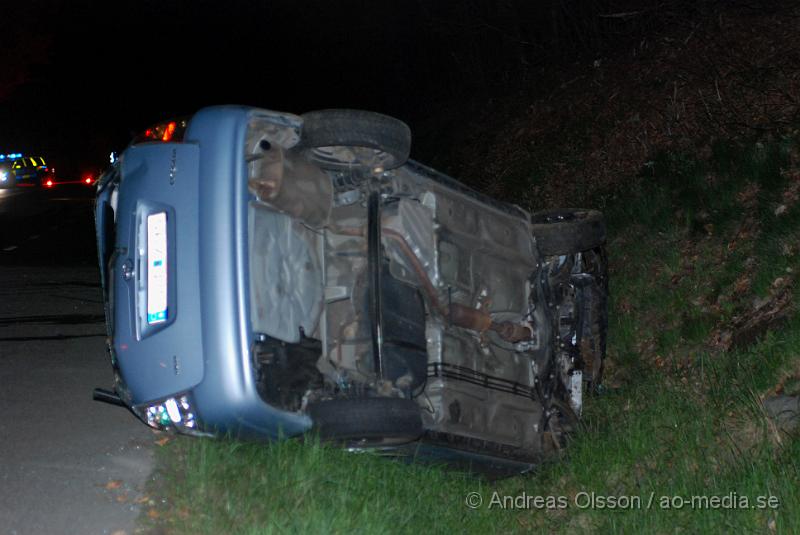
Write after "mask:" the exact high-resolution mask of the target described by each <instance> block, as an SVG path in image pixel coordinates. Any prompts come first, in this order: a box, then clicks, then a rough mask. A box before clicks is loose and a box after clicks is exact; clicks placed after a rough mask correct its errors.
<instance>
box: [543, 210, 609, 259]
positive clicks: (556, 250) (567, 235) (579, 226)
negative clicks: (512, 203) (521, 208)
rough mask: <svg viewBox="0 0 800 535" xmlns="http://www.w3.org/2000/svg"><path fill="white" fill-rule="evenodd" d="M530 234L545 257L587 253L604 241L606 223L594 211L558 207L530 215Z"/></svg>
mask: <svg viewBox="0 0 800 535" xmlns="http://www.w3.org/2000/svg"><path fill="white" fill-rule="evenodd" d="M531 231H532V232H533V237H534V238H535V239H536V245H537V246H538V248H539V251H540V252H541V253H542V254H543V255H545V256H552V255H567V254H574V253H579V252H581V251H588V250H589V249H594V248H595V247H599V246H601V245H603V244H604V243H605V241H606V222H605V219H604V218H603V214H602V213H600V212H598V211H597V210H585V209H582V208H559V209H556V210H545V211H543V212H536V213H535V214H533V215H532V216H531Z"/></svg>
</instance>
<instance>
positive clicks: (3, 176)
mask: <svg viewBox="0 0 800 535" xmlns="http://www.w3.org/2000/svg"><path fill="white" fill-rule="evenodd" d="M6 180H8V171H0V182H5V181H6Z"/></svg>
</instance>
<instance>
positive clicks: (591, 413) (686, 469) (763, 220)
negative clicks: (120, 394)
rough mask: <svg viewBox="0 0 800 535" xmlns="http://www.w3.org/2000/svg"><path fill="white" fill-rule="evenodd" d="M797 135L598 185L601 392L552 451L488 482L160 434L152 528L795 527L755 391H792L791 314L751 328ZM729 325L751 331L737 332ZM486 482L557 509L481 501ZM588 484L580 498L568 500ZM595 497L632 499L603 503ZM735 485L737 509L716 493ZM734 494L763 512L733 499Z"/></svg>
mask: <svg viewBox="0 0 800 535" xmlns="http://www.w3.org/2000/svg"><path fill="white" fill-rule="evenodd" d="M792 147H793V145H792V143H791V142H790V141H789V140H783V141H780V142H773V143H767V144H765V145H762V144H755V145H750V146H748V147H745V148H741V147H739V148H735V147H733V146H726V145H724V144H719V145H718V146H717V147H716V148H715V149H714V150H713V153H712V155H711V156H710V157H709V158H707V159H706V160H705V161H703V162H700V161H697V160H694V159H692V157H690V156H687V155H680V154H666V155H664V156H663V157H661V158H658V159H656V160H655V161H654V162H652V165H650V166H648V167H647V168H646V172H645V173H644V175H646V176H640V177H638V178H636V179H631V181H630V182H628V184H627V185H626V186H625V191H624V192H622V193H617V194H615V195H607V196H605V197H603V198H604V199H611V198H613V199H614V200H613V201H607V206H603V207H602V208H604V209H605V211H606V213H607V215H608V219H609V228H610V231H609V245H608V248H609V255H610V258H611V311H610V331H609V351H608V373H607V388H606V390H605V392H604V393H603V394H602V395H600V396H597V397H594V398H592V399H591V400H589V402H588V403H587V407H586V412H585V419H584V423H585V428H584V429H583V430H582V432H581V433H580V434H579V435H577V436H576V437H575V438H574V440H573V441H572V443H571V444H570V446H569V448H568V450H567V451H566V453H565V455H564V456H563V458H561V459H559V460H558V461H557V462H553V463H550V464H548V465H546V466H543V467H542V468H541V469H540V470H538V471H537V472H536V473H534V474H530V475H525V476H520V477H516V478H511V479H505V480H500V481H496V482H487V481H485V480H481V479H479V478H474V477H472V476H468V475H464V474H458V473H453V472H448V471H445V470H441V469H438V468H431V467H425V466H415V465H411V466H409V465H404V464H402V463H396V462H392V461H388V460H384V459H380V458H376V457H374V456H372V455H367V454H348V453H346V452H342V451H339V450H336V449H333V448H328V447H324V446H320V445H308V444H306V445H303V444H299V443H296V442H283V443H278V444H272V445H263V444H245V443H237V442H230V441H211V440H195V439H184V438H180V439H174V440H171V441H170V442H168V443H167V444H166V445H165V446H163V447H161V448H159V466H160V469H159V470H160V472H159V475H158V483H157V485H155V488H154V489H153V490H152V494H151V495H152V496H153V501H152V503H155V504H161V505H158V506H153V507H152V508H151V509H150V510H149V517H150V518H151V520H149V521H148V524H150V523H155V525H157V526H161V527H162V528H165V529H166V530H167V531H168V532H175V533H214V534H218V533H271V532H278V533H280V532H303V533H327V532H340V533H349V532H364V533H378V532H408V533H418V532H442V533H444V532H450V531H452V530H453V529H458V530H463V531H467V532H474V533H489V532H499V531H528V530H534V531H546V532H564V533H572V532H576V531H597V532H603V533H608V532H623V533H628V532H649V533H668V532H688V533H705V532H716V533H733V532H736V533H745V532H758V533H763V532H784V533H798V532H800V509H798V508H797V507H796V505H797V504H798V503H800V486H798V482H800V441H798V440H796V439H792V438H791V437H789V436H787V435H786V434H784V433H782V432H781V431H780V430H778V429H777V428H776V426H775V425H774V424H773V423H772V422H771V420H770V419H769V418H768V417H767V416H766V414H765V411H764V409H763V408H762V405H761V399H762V398H763V397H764V396H766V395H769V394H772V393H775V392H785V393H788V394H796V393H798V392H800V358H798V355H800V318H798V317H797V315H795V314H794V313H792V312H789V313H788V314H787V315H786V318H785V319H784V320H783V321H782V322H780V321H774V322H772V323H770V329H769V330H765V329H764V328H763V326H764V325H766V322H767V319H769V317H770V316H769V314H770V311H772V312H774V311H776V310H778V309H780V308H781V306H782V305H781V304H782V303H786V302H788V300H789V299H791V297H792V296H794V297H795V298H796V294H797V292H796V291H795V290H794V286H795V285H794V284H793V281H794V280H795V279H796V277H797V272H798V269H800V267H799V266H798V265H797V260H798V253H799V252H800V240H798V238H800V202H798V201H797V197H798V192H800V168H799V167H797V166H800V161H798V158H797V154H796V153H795V149H793V148H792ZM776 212H777V215H776ZM792 302H793V301H792ZM791 307H792V305H791V304H789V305H788V308H789V309H790V310H791ZM778 316H780V314H778ZM764 318H766V319H764ZM743 325H746V326H747V329H749V330H748V331H747V332H748V333H750V334H751V335H752V338H753V340H752V341H751V340H749V339H748V337H746V336H745V337H743V336H740V335H739V334H738V333H741V332H743V331H744V330H745V329H744V328H743V327H742V326H743ZM470 492H479V493H480V494H481V495H482V497H483V505H482V506H481V507H479V508H477V509H470V508H468V507H467V506H466V505H465V498H466V496H467V495H468V493H470ZM494 493H497V496H512V497H513V496H525V495H527V496H529V497H535V496H542V497H544V498H547V497H553V498H552V499H553V500H559V499H561V500H562V501H561V502H560V503H561V504H566V507H565V508H556V507H551V508H549V509H547V508H536V507H535V506H536V503H535V502H533V501H532V502H530V505H531V507H530V508H527V509H525V508H522V509H520V508H512V507H507V508H503V507H501V506H499V505H494V506H490V505H491V503H492V498H493V496H494ZM591 493H594V494H595V496H596V497H597V500H596V501H595V506H594V507H586V508H582V507H579V505H587V504H588V503H589V502H588V500H589V497H590V495H591ZM691 496H699V497H701V498H700V500H704V499H709V500H710V499H711V497H712V496H718V497H725V500H724V501H723V503H720V504H717V505H718V507H716V508H714V507H713V503H712V502H710V501H709V502H707V503H698V504H696V505H706V507H705V508H697V507H695V508H693V507H692V505H691V504H690V503H688V502H687V503H685V504H683V506H682V507H680V505H681V504H680V500H679V498H673V497H682V498H684V499H690V498H691ZM559 497H563V498H559ZM703 497H705V498H703ZM759 497H763V498H759ZM770 497H774V498H773V499H772V501H771V502H770V501H769V500H770ZM161 498H163V499H164V501H163V502H162V500H161ZM604 498H607V499H606V505H607V506H608V505H610V503H609V501H610V500H611V499H613V498H617V499H619V505H621V506H625V505H631V506H632V507H631V508H624V507H621V508H618V509H613V508H610V507H606V508H601V507H599V505H600V504H599V502H598V500H602V499H604ZM531 499H532V498H531ZM576 499H577V501H578V503H576ZM731 499H733V500H734V501H735V502H736V505H737V506H739V507H738V508H735V509H731V508H730V507H726V506H730V505H731V504H730V503H728V502H729V501H730V500H731ZM744 499H746V500H748V502H749V503H748V505H749V506H757V505H760V503H757V500H759V499H761V500H763V501H764V505H765V508H750V507H748V508H744V507H743V505H744V504H743V502H742V500H744ZM520 500H524V498H522V499H520ZM637 500H640V501H637ZM651 500H652V501H651ZM665 500H668V501H670V505H673V506H676V507H674V508H665V507H664V506H665V505H666V504H667V503H666V502H665ZM775 500H777V507H775V508H772V507H770V505H775V504H776V502H775ZM648 503H649V505H650V506H649V507H648ZM518 505H519V500H518ZM545 505H547V504H545ZM550 505H559V503H555V504H552V503H551V504H550ZM152 519H155V520H152Z"/></svg>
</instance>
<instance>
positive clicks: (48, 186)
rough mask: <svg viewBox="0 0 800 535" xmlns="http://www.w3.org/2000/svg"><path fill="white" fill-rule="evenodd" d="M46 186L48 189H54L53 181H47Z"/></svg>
mask: <svg viewBox="0 0 800 535" xmlns="http://www.w3.org/2000/svg"><path fill="white" fill-rule="evenodd" d="M44 185H45V187H46V188H52V187H53V181H52V180H50V179H47V180H46V181H45V183H44Z"/></svg>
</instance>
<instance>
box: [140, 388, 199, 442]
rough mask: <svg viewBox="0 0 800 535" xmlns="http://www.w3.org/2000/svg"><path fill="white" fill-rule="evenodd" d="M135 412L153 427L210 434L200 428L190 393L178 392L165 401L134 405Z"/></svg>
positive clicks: (194, 433) (195, 433)
mask: <svg viewBox="0 0 800 535" xmlns="http://www.w3.org/2000/svg"><path fill="white" fill-rule="evenodd" d="M134 412H135V413H136V414H138V415H139V417H140V418H141V419H142V420H144V422H145V423H146V424H147V425H149V426H150V427H152V428H153V429H158V430H161V431H177V432H179V433H186V434H188V435H201V436H210V434H209V433H204V432H202V431H200V429H199V428H198V422H197V418H196V416H195V413H194V408H193V407H192V402H191V398H190V396H189V394H178V395H176V396H173V397H171V398H167V399H165V400H163V401H157V402H152V403H150V404H147V405H140V406H138V407H134Z"/></svg>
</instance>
